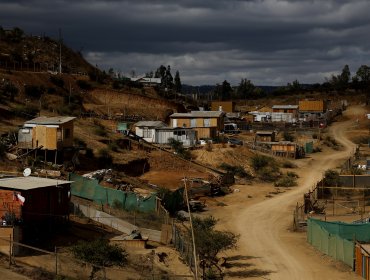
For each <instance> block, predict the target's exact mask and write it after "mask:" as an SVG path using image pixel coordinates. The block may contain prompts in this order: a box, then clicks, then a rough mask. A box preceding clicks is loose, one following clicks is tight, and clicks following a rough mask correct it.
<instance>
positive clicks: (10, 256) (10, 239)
mask: <svg viewBox="0 0 370 280" xmlns="http://www.w3.org/2000/svg"><path fill="white" fill-rule="evenodd" d="M11 265H12V235H11V234H10V235H9V268H10V266H11Z"/></svg>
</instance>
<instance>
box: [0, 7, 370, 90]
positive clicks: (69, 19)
mask: <svg viewBox="0 0 370 280" xmlns="http://www.w3.org/2000/svg"><path fill="white" fill-rule="evenodd" d="M0 25H1V26H3V27H4V28H12V27H14V26H18V27H20V28H22V29H23V30H25V31H26V32H27V33H32V34H34V35H42V34H46V35H48V36H50V37H54V38H57V37H58V29H59V28H61V29H62V34H63V39H64V41H65V43H66V44H67V45H68V46H70V47H71V48H73V49H75V50H81V49H82V52H83V54H84V56H85V57H86V59H87V60H88V61H89V62H91V63H93V64H97V65H98V66H99V67H100V68H102V69H109V68H110V67H112V68H113V69H115V70H117V71H121V72H122V73H129V72H130V71H132V70H135V72H136V73H138V74H141V73H145V72H149V71H150V70H155V69H156V68H158V66H160V65H161V64H163V65H166V66H167V65H171V68H172V72H173V73H174V72H175V71H176V70H179V72H180V76H181V79H182V82H183V83H187V84H192V85H200V84H216V83H222V81H224V80H227V81H229V82H230V83H231V84H232V85H237V84H238V83H239V82H240V80H241V79H242V78H248V79H250V80H251V81H252V82H253V83H254V84H256V85H285V84H286V83H287V82H292V81H294V80H295V79H298V81H299V82H301V83H314V82H319V83H322V82H324V81H325V77H330V76H331V75H332V74H338V73H339V72H340V71H341V69H342V68H343V66H344V65H345V64H348V65H349V67H350V70H351V73H352V74H354V73H355V72H356V70H357V69H358V67H359V66H360V65H361V64H367V65H369V64H370V62H369V58H370V36H369V35H370V1H366V0H348V1H347V0H335V1H334V0H285V1H283V0H249V1H248V0H245V1H243V0H147V1H143V0H132V1H120V0H105V1H103V0H0Z"/></svg>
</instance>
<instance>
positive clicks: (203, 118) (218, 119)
mask: <svg viewBox="0 0 370 280" xmlns="http://www.w3.org/2000/svg"><path fill="white" fill-rule="evenodd" d="M224 116H225V113H224V112H222V111H191V112H190V113H174V114H172V115H171V116H170V118H171V126H172V127H182V128H193V129H194V130H195V131H196V132H197V138H198V139H202V138H215V137H217V136H218V134H219V133H220V132H221V131H222V130H223V129H224Z"/></svg>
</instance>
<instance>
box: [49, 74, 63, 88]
mask: <svg viewBox="0 0 370 280" xmlns="http://www.w3.org/2000/svg"><path fill="white" fill-rule="evenodd" d="M49 80H50V82H52V83H53V84H54V85H56V86H57V87H61V88H62V87H64V81H63V79H62V78H60V77H58V76H50V77H49Z"/></svg>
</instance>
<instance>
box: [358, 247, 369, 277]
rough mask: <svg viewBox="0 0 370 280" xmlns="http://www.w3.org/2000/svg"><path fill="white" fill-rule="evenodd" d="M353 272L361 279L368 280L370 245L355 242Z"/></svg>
mask: <svg viewBox="0 0 370 280" xmlns="http://www.w3.org/2000/svg"><path fill="white" fill-rule="evenodd" d="M355 272H356V274H358V275H359V276H361V277H362V278H364V279H366V280H370V244H361V243H359V242H356V245H355Z"/></svg>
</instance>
